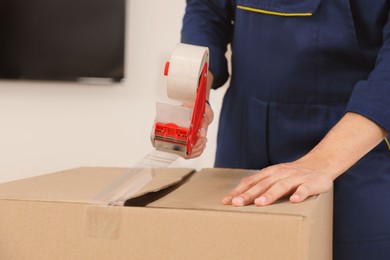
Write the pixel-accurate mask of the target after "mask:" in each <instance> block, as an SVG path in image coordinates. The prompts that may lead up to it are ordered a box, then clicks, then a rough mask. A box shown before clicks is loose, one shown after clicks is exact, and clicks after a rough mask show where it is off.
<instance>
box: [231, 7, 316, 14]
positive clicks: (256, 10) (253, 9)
mask: <svg viewBox="0 0 390 260" xmlns="http://www.w3.org/2000/svg"><path fill="white" fill-rule="evenodd" d="M237 8H239V9H242V10H247V11H252V12H256V13H262V14H271V15H279V16H312V15H313V14H312V13H280V12H273V11H267V10H263V9H257V8H251V7H247V6H242V5H237Z"/></svg>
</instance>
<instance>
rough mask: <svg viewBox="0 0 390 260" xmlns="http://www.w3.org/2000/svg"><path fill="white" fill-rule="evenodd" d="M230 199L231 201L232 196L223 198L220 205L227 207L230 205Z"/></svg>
mask: <svg viewBox="0 0 390 260" xmlns="http://www.w3.org/2000/svg"><path fill="white" fill-rule="evenodd" d="M232 199H233V198H232V196H227V197H225V198H223V200H222V203H223V204H225V205H228V204H230V203H232Z"/></svg>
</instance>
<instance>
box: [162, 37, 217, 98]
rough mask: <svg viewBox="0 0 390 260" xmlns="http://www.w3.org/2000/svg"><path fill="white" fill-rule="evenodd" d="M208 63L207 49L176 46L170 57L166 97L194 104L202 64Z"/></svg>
mask: <svg viewBox="0 0 390 260" xmlns="http://www.w3.org/2000/svg"><path fill="white" fill-rule="evenodd" d="M208 62H209V50H208V48H206V47H201V46H195V45H189V44H184V43H179V44H177V45H176V47H175V49H174V50H173V52H172V55H171V60H170V65H169V72H168V75H167V94H168V97H169V98H171V99H175V100H178V101H182V102H190V103H192V102H194V101H195V97H196V92H197V88H198V85H199V77H200V74H201V73H202V69H203V66H204V64H205V63H208Z"/></svg>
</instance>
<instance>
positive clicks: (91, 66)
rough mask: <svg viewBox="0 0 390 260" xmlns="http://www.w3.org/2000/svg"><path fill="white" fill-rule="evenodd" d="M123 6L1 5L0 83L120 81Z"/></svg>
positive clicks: (26, 1)
mask: <svg viewBox="0 0 390 260" xmlns="http://www.w3.org/2000/svg"><path fill="white" fill-rule="evenodd" d="M125 2H126V0H0V78H3V79H36V80H60V81H74V80H76V81H77V80H80V79H86V78H97V79H99V78H102V79H109V80H110V81H111V80H112V81H120V80H121V79H122V78H123V77H124V53H125V11H126V10H125Z"/></svg>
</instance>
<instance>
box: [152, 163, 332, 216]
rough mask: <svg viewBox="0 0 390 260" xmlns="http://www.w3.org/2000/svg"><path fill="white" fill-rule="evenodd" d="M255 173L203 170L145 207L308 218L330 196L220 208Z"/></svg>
mask: <svg viewBox="0 0 390 260" xmlns="http://www.w3.org/2000/svg"><path fill="white" fill-rule="evenodd" d="M254 173H255V171H253V170H237V169H221V168H220V169H203V170H202V171H200V172H198V173H196V174H194V176H192V177H191V179H190V180H189V181H188V182H186V183H185V184H184V185H182V186H180V187H179V188H178V189H176V190H175V191H173V192H171V193H170V194H168V195H166V196H165V197H163V198H161V199H159V200H157V201H155V202H153V203H150V204H149V205H148V207H156V208H182V209H203V210H218V211H240V212H253V213H266V214H283V215H299V216H308V215H311V214H312V211H313V210H315V208H316V207H315V205H316V204H318V203H319V201H322V200H324V199H326V198H327V196H331V194H322V195H319V196H313V197H310V198H308V199H307V200H306V201H305V202H302V203H297V204H292V203H290V202H289V201H288V200H287V199H284V200H280V201H278V202H276V203H274V204H272V205H269V206H266V207H257V206H255V205H249V206H246V207H233V206H230V205H223V204H222V198H223V197H224V196H225V195H226V194H227V193H229V192H230V191H231V190H232V189H233V188H234V187H235V186H236V185H237V184H238V183H239V181H240V180H241V178H243V177H245V176H249V175H252V174H254Z"/></svg>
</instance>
